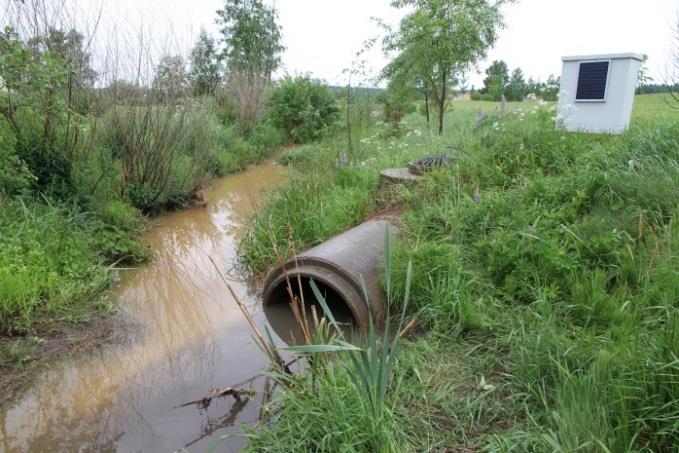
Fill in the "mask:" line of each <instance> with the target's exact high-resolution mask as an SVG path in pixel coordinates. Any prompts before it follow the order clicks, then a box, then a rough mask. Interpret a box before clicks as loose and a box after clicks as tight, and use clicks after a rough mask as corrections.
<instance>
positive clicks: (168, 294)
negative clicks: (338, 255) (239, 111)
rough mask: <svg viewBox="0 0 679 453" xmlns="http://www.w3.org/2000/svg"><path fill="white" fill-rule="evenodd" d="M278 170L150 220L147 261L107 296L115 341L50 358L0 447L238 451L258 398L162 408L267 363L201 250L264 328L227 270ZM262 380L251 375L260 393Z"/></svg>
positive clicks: (245, 177)
mask: <svg viewBox="0 0 679 453" xmlns="http://www.w3.org/2000/svg"><path fill="white" fill-rule="evenodd" d="M285 179H286V176H285V171H284V170H283V169H282V168H281V167H279V166H276V165H273V164H262V165H259V166H256V167H253V168H251V169H249V170H247V171H244V172H242V173H239V174H235V175H231V176H227V177H224V178H221V179H219V180H217V181H215V183H214V184H213V185H212V187H211V188H210V189H208V190H207V191H206V194H205V198H206V200H207V202H208V204H207V207H206V208H200V209H189V210H185V211H181V212H175V213H169V214H166V215H163V216H160V217H158V218H155V219H153V221H154V223H156V224H157V225H156V226H154V227H153V228H152V229H151V231H150V232H149V234H148V236H147V241H148V243H149V245H150V246H151V248H152V250H153V258H152V260H151V261H150V262H149V263H147V264H145V265H143V266H142V267H140V268H138V269H131V270H127V271H122V272H121V273H120V277H121V278H120V282H119V284H118V285H117V287H116V289H115V291H114V294H113V296H112V297H113V299H114V301H115V302H116V304H117V306H118V307H119V308H120V312H121V314H120V316H121V317H122V318H123V319H124V320H125V323H124V324H125V325H130V326H131V327H129V328H128V329H126V330H129V333H127V334H126V335H125V339H124V341H121V342H116V343H115V344H112V345H107V346H104V347H101V348H98V349H97V350H95V351H91V352H87V353H80V354H75V355H74V356H73V357H66V358H64V359H60V360H58V361H55V363H54V364H52V365H51V366H50V367H49V368H48V369H47V370H45V371H44V372H42V373H41V375H39V376H38V377H37V378H36V380H35V382H34V383H33V384H32V385H31V387H30V388H28V389H27V390H26V391H25V392H22V393H21V394H20V395H19V396H18V398H17V399H16V400H15V401H13V402H12V403H11V404H8V405H5V406H4V408H3V411H2V413H0V451H6V452H26V451H31V452H41V451H69V452H70V451H121V452H136V451H143V452H152V451H162V452H171V451H176V450H181V449H186V450H188V451H205V450H207V449H210V448H211V447H214V446H215V445H216V442H217V440H218V439H219V438H220V437H221V436H224V435H229V434H232V435H233V436H227V438H226V439H225V440H222V441H221V442H222V443H221V444H219V446H218V447H217V448H216V451H224V450H226V451H230V450H232V449H233V450H238V449H239V448H241V447H243V446H244V445H245V444H246V443H247V440H246V439H244V438H243V437H242V436H238V433H241V432H242V428H241V427H240V425H242V424H253V423H254V422H255V421H256V420H257V417H258V415H259V399H258V396H255V397H254V398H252V399H250V400H248V401H244V402H242V403H236V402H234V400H233V399H232V398H230V397H227V398H224V399H220V400H215V401H213V402H212V405H211V406H210V407H209V408H208V409H207V410H204V411H199V410H198V409H197V408H196V407H195V406H189V407H184V408H177V409H173V407H175V406H177V405H179V404H181V403H184V402H186V401H191V400H195V399H199V398H201V397H202V396H203V395H205V393H206V392H207V391H208V389H209V388H210V387H218V388H223V387H228V386H231V385H233V384H236V383H237V382H240V381H242V380H245V379H247V378H249V377H251V376H253V375H255V374H256V373H257V372H259V371H261V370H263V369H264V368H266V365H267V360H266V357H265V356H264V354H263V353H262V352H261V351H260V350H259V349H258V347H257V346H256V345H255V344H254V342H253V341H252V339H251V330H250V328H249V326H248V324H247V322H246V321H245V319H244V317H243V315H242V313H241V312H240V311H239V309H238V307H237V305H236V304H235V302H234V301H233V299H232V298H231V296H230V295H229V293H228V290H227V288H226V287H225V285H224V283H223V282H222V281H221V280H220V278H219V275H218V273H217V271H216V270H215V269H214V267H213V266H212V264H211V263H210V260H209V258H208V257H212V258H213V259H214V260H215V262H217V263H218V264H219V266H220V269H221V270H222V271H223V272H225V274H226V277H227V279H229V280H230V284H231V285H232V287H233V288H234V290H235V291H236V293H238V295H239V296H240V297H241V300H242V301H243V302H244V303H246V305H248V306H249V307H250V311H251V313H252V314H253V316H254V318H255V320H256V322H257V323H258V324H259V325H260V326H264V325H265V324H266V318H265V316H264V313H263V312H262V309H261V304H260V301H259V296H258V290H259V288H257V286H256V284H255V283H254V282H252V281H250V280H248V279H247V278H245V277H243V276H241V275H239V273H238V271H237V270H236V268H235V263H236V246H237V243H238V237H239V234H240V233H241V232H242V228H243V226H244V224H245V223H246V221H247V219H248V217H249V216H250V215H251V214H252V213H253V212H254V211H255V210H256V208H257V204H258V203H260V202H261V201H262V194H263V192H264V191H265V189H267V188H271V187H275V186H276V185H279V184H281V183H283V182H284V181H285ZM262 385H263V382H262V379H258V380H257V381H255V383H254V389H255V390H259V389H260V388H261V386H262Z"/></svg>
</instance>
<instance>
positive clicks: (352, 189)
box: [239, 167, 376, 272]
mask: <svg viewBox="0 0 679 453" xmlns="http://www.w3.org/2000/svg"><path fill="white" fill-rule="evenodd" d="M329 181H331V182H332V183H330V184H329V183H328V182H329ZM375 188H376V181H375V179H373V176H372V175H367V174H365V173H363V172H361V171H359V170H355V169H351V168H346V167H345V168H342V169H341V170H340V171H339V172H337V173H335V174H334V175H333V174H332V173H327V172H326V173H321V174H317V175H309V174H302V173H295V174H293V176H292V178H291V182H290V185H289V186H286V187H283V188H281V189H277V190H276V191H275V192H274V193H273V194H272V195H271V197H270V199H269V202H268V203H267V205H266V207H264V208H263V209H261V210H260V211H258V212H257V214H255V216H254V217H253V219H252V225H251V227H250V228H249V229H248V231H247V233H246V234H245V236H244V238H243V240H242V243H241V245H240V247H239V251H240V254H241V256H242V257H243V259H244V261H245V263H247V265H248V266H249V267H250V268H251V269H253V270H255V271H257V272H264V271H266V270H267V268H268V266H269V265H271V264H272V263H274V262H275V260H276V249H278V250H279V251H280V253H281V254H282V255H283V256H286V257H288V256H290V253H291V248H292V247H293V246H294V247H295V249H296V250H304V249H305V248H306V247H308V246H310V245H314V244H317V243H319V242H321V241H322V240H324V239H326V238H328V237H330V236H332V235H334V234H337V233H339V232H341V231H343V230H344V229H346V228H348V227H350V226H353V225H356V224H358V223H359V222H360V221H361V219H362V218H363V217H364V216H365V214H366V213H367V212H368V211H369V209H370V208H371V206H372V199H371V192H372V191H373V190H374V189H375ZM291 231H292V232H293V240H294V244H291V243H290V242H289V241H288V234H289V233H290V232H291Z"/></svg>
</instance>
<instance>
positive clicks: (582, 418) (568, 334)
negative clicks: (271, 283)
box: [245, 97, 679, 451]
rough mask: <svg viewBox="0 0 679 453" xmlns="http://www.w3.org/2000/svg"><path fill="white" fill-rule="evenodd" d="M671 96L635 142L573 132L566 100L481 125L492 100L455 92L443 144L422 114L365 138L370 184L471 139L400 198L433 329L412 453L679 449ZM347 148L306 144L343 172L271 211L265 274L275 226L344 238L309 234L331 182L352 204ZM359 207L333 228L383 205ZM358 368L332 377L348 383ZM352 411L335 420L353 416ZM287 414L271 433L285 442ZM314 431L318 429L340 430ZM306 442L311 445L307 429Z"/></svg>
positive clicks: (423, 356) (412, 365) (641, 113)
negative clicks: (424, 452) (342, 155)
mask: <svg viewBox="0 0 679 453" xmlns="http://www.w3.org/2000/svg"><path fill="white" fill-rule="evenodd" d="M660 101H661V100H660V99H659V98H650V97H649V98H646V97H641V98H639V97H638V99H637V102H638V103H637V110H636V111H635V113H634V120H633V123H632V126H631V127H630V129H629V130H628V131H627V132H626V133H625V134H623V135H621V136H602V135H589V134H577V133H567V132H565V131H563V130H562V129H560V128H559V127H558V125H555V123H554V115H555V112H554V109H553V107H552V106H550V105H538V104H527V103H523V104H510V108H509V110H508V111H505V112H502V111H500V110H499V108H498V109H497V113H496V114H494V113H493V109H495V108H496V107H495V106H494V105H485V104H484V105H483V106H482V107H483V108H484V110H485V111H486V113H487V115H486V117H485V119H483V120H481V121H476V120H475V119H474V116H475V113H476V111H477V110H478V107H479V105H480V104H477V103H459V104H455V103H454V104H453V111H452V112H450V113H449V118H450V121H448V123H447V124H448V129H447V132H446V134H445V135H444V136H443V137H442V138H437V137H435V136H432V135H431V134H429V133H428V131H427V130H426V125H425V124H424V121H423V119H422V118H421V117H419V116H417V115H411V116H409V117H407V118H406V120H405V121H404V130H403V133H402V138H401V139H398V140H394V139H390V138H388V133H385V132H384V126H382V129H378V130H376V131H370V132H369V135H367V136H365V137H364V138H363V139H359V140H358V142H359V143H361V144H362V145H363V147H362V148H361V149H359V150H358V151H357V154H358V156H359V157H356V158H355V161H354V162H353V163H352V167H353V168H352V170H351V171H352V172H357V173H360V174H363V175H365V177H366V180H367V181H369V182H370V183H371V184H373V186H371V187H376V184H377V170H379V169H380V168H383V167H384V166H385V165H392V164H397V163H400V164H405V163H406V162H407V161H408V159H411V158H413V157H416V156H418V155H420V156H421V155H424V154H438V153H442V152H445V151H446V147H447V146H457V147H462V148H463V149H465V150H466V153H465V154H464V155H463V157H462V158H461V159H460V160H459V161H458V163H457V164H456V165H454V166H452V167H450V168H447V169H442V170H440V171H436V172H434V173H433V174H431V175H429V176H428V177H427V178H426V179H425V181H423V182H422V183H421V184H420V185H419V186H418V187H417V188H414V189H411V190H406V191H404V192H401V193H400V197H401V198H400V199H401V202H402V203H403V204H404V205H405V213H404V215H403V217H402V220H403V233H402V235H401V238H402V239H401V241H400V243H399V244H398V246H397V248H396V250H395V254H394V271H393V273H394V277H393V278H394V281H395V285H394V288H395V294H394V300H398V297H402V296H403V293H402V292H399V288H403V287H404V285H403V283H404V282H405V280H406V274H407V273H406V268H407V266H406V263H408V262H409V261H411V262H412V266H413V271H412V287H411V304H410V311H411V312H412V313H413V314H417V315H418V319H419V320H420V328H421V329H422V330H424V331H427V332H428V333H427V334H426V335H425V336H424V337H422V338H421V339H419V340H416V341H414V342H413V343H412V344H410V345H407V347H406V348H405V350H404V351H403V353H402V354H401V356H400V358H399V359H397V362H396V365H395V373H396V376H397V377H396V380H397V382H399V385H398V390H397V391H396V392H395V393H394V394H393V400H392V406H391V408H392V409H391V411H392V412H391V413H392V414H393V415H394V417H395V418H394V420H396V419H398V421H395V422H394V423H396V425H397V426H398V428H395V438H397V439H399V442H402V439H403V437H402V435H403V433H404V432H405V433H407V436H406V438H408V439H412V442H403V443H401V444H399V445H401V446H402V447H403V448H402V449H403V450H418V449H419V448H420V447H421V446H425V448H427V449H428V448H432V449H445V448H449V449H478V450H495V451H498V450H499V451H508V450H513V451H576V450H577V451H671V450H672V448H674V446H675V445H677V444H679V435H678V433H679V410H678V409H677V408H678V407H679V356H678V352H677V351H679V349H678V347H677V345H679V339H678V338H677V319H679V278H677V269H679V254H677V245H678V244H679V227H678V226H677V223H678V221H679V153H678V150H679V120H677V119H676V118H675V117H674V116H671V115H668V112H667V111H665V112H664V113H662V114H661V113H659V110H658V109H656V107H657V102H660ZM651 106H655V107H653V109H652V110H653V111H645V110H644V109H650V107H651ZM517 108H518V109H520V110H517ZM378 127H379V126H378ZM361 140H364V141H363V142H361ZM314 152H316V154H314ZM336 155H337V153H335V155H334V156H336ZM334 156H333V155H332V153H329V152H327V151H324V149H323V146H321V145H319V146H317V147H314V148H304V149H300V150H298V151H295V154H294V159H291V162H292V164H291V165H293V166H296V167H297V168H298V169H300V171H301V170H302V169H303V171H304V172H305V174H306V175H311V176H308V178H313V174H314V173H320V174H323V175H326V176H325V178H324V181H325V184H322V185H320V184H319V185H318V186H304V185H295V184H294V183H293V185H292V186H291V187H289V188H287V189H284V190H286V191H289V193H288V195H287V196H286V197H281V196H280V195H279V196H278V198H277V197H276V196H275V197H274V198H273V201H272V204H270V205H269V206H267V207H266V208H265V212H266V210H270V211H269V212H270V213H280V214H282V215H270V216H269V217H267V222H266V223H262V222H260V221H258V220H257V219H256V220H255V222H254V223H253V226H252V229H251V232H250V236H249V240H250V243H249V244H248V247H249V249H247V250H248V251H247V252H246V254H245V257H246V262H250V263H255V266H254V267H255V268H256V269H258V270H262V269H265V268H266V265H267V263H268V264H271V263H272V259H271V258H270V257H268V256H266V254H265V253H260V252H257V250H258V249H257V247H258V244H260V245H263V244H264V243H265V242H264V239H261V238H260V237H259V236H258V235H257V231H259V230H264V228H263V225H265V224H266V225H267V227H268V228H269V229H270V230H272V231H280V237H281V238H283V239H285V240H287V237H288V235H290V236H291V237H294V238H298V237H299V238H302V239H303V240H302V241H300V242H299V243H298V244H297V245H298V246H300V247H301V246H303V245H305V244H310V243H315V242H317V241H321V240H323V239H325V238H327V236H328V235H330V234H332V233H333V232H334V230H332V229H321V230H316V231H315V233H314V234H310V231H313V228H312V227H310V226H309V225H310V224H309V223H305V222H304V221H302V220H300V219H304V218H313V213H310V212H309V211H308V210H309V209H316V212H318V209H319V206H318V205H314V204H313V202H312V201H311V200H314V199H315V197H317V196H319V194H320V196H319V198H321V199H323V203H324V205H323V207H324V208H325V207H327V206H338V207H339V206H342V204H341V203H342V202H343V201H344V200H343V199H342V198H341V197H342V195H343V193H342V192H341V191H339V190H338V186H339V184H337V182H336V180H335V177H337V176H336V175H337V174H338V172H336V171H335V170H332V159H334ZM361 163H363V165H361ZM318 169H324V170H322V171H320V170H318ZM340 180H341V178H340ZM357 186H358V184H357ZM363 187H366V186H363ZM376 194H377V192H374V191H373V192H372V193H371V195H370V197H369V198H368V204H367V206H371V204H370V200H371V199H373V200H374V197H375V196H376ZM293 200H294V202H293ZM373 203H375V204H377V202H376V201H373ZM344 206H345V209H348V210H347V211H345V210H339V209H338V210H336V211H333V215H332V219H333V220H332V224H333V225H340V226H347V225H350V224H353V223H357V222H359V221H360V220H361V217H365V211H364V210H363V207H364V206H366V205H360V207H361V209H356V208H353V209H352V207H351V205H344ZM302 208H304V209H302ZM317 219H318V220H317V221H316V223H322V222H323V220H322V216H317ZM312 224H313V223H312ZM313 225H314V226H315V224H313ZM262 237H266V238H267V239H266V241H269V242H267V244H268V245H270V244H271V241H272V239H270V237H269V236H262ZM399 283H400V284H399ZM449 351H453V353H452V355H453V356H452V357H450V358H447V357H446V356H447V355H449V354H451V353H450V352H449ZM455 367H456V369H459V370H462V371H461V372H459V373H452V372H451V371H450V370H451V368H455ZM441 373H443V374H441ZM445 373H450V375H449V376H447V375H445ZM343 379H345V380H335V381H333V382H332V384H330V383H328V385H332V386H334V387H338V389H337V390H336V391H338V392H339V391H341V390H344V391H347V389H348V388H349V386H348V384H349V382H350V378H349V377H347V378H343ZM346 380H348V382H346ZM442 389H443V390H442ZM446 389H448V391H446ZM307 403H308V404H311V402H310V401H308V402H307ZM326 410H329V411H331V410H332V409H330V408H326ZM348 415H349V414H348V413H346V412H341V411H338V412H337V413H333V414H328V415H326V416H327V417H335V416H336V417H337V420H335V424H336V425H337V426H353V424H352V421H351V420H350V419H347V418H345V417H346V416H348ZM420 419H422V420H424V421H422V422H419V421H418V422H415V421H413V420H420ZM357 423H358V422H357ZM276 426H277V424H276V425H274V427H273V428H272V429H271V430H267V431H266V433H265V434H263V435H262V437H261V438H260V439H258V441H259V440H261V443H256V444H255V445H259V446H264V447H267V446H269V445H271V443H273V444H274V445H275V433H276ZM314 426H315V428H314V429H315V430H316V431H314V436H320V437H321V438H323V436H324V435H329V433H330V432H332V429H331V428H330V427H328V428H326V430H325V431H324V430H323V429H322V427H319V426H316V425H314ZM390 426H391V425H390ZM299 428H300V429H301V428H302V427H301V426H300V427H299ZM451 433H455V434H454V435H453V434H451ZM299 437H300V438H302V439H306V437H305V434H304V430H303V429H302V430H301V431H300V432H299ZM338 440H339V439H338ZM344 440H345V438H342V440H341V442H343V441H344ZM300 442H301V440H300ZM341 442H336V443H335V442H334V440H333V443H332V444H329V445H330V446H329V447H328V449H333V448H334V449H338V448H341V446H342V445H343V444H342V443H341ZM349 445H351V447H349V448H348V449H350V450H351V449H361V448H362V447H356V444H349Z"/></svg>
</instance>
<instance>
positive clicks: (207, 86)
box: [189, 29, 223, 96]
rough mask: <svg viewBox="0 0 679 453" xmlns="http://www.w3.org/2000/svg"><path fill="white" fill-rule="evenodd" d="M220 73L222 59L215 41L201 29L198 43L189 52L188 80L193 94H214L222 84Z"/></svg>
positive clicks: (221, 71) (221, 70)
mask: <svg viewBox="0 0 679 453" xmlns="http://www.w3.org/2000/svg"><path fill="white" fill-rule="evenodd" d="M222 73H223V65H222V57H221V56H220V55H219V53H218V52H217V47H216V45H215V40H214V38H213V37H212V36H210V34H208V32H207V31H205V29H201V30H200V35H199V36H198V41H197V42H196V45H195V46H194V47H193V49H192V50H191V71H190V72H189V80H190V81H191V86H192V88H193V94H194V95H196V96H203V95H206V94H212V93H214V92H215V90H216V89H217V87H218V86H219V84H220V83H221V82H222Z"/></svg>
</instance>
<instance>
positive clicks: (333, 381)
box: [251, 230, 411, 452]
mask: <svg viewBox="0 0 679 453" xmlns="http://www.w3.org/2000/svg"><path fill="white" fill-rule="evenodd" d="M389 238H390V232H389V231H388V230H387V231H385V239H384V241H385V245H384V253H385V274H386V288H387V297H389V295H390V294H391V290H390V289H391V278H390V276H391V252H390V239H389ZM410 275H411V269H410V268H408V271H407V278H406V287H405V289H404V291H403V293H404V294H405V296H404V299H403V301H402V302H401V304H400V305H401V310H402V311H401V321H400V322H399V324H398V325H397V326H396V330H395V332H393V334H392V332H391V328H392V326H391V321H392V320H391V318H390V316H389V315H387V318H386V322H385V330H384V332H381V335H378V331H377V327H376V325H375V321H374V320H373V314H372V313H370V315H369V327H368V330H367V335H366V338H365V341H359V342H357V344H356V345H354V344H351V343H348V342H347V339H346V338H345V337H344V334H343V331H342V329H341V327H340V326H339V325H338V324H337V322H336V321H335V318H334V317H333V314H332V312H331V311H330V309H329V308H328V305H327V304H326V302H325V299H324V296H323V295H322V294H321V292H320V291H319V289H318V287H317V286H316V284H315V283H314V282H313V281H311V288H312V290H313V293H314V296H315V297H316V300H317V301H318V302H319V304H320V305H321V307H322V308H323V313H324V315H325V318H326V319H327V320H329V323H330V325H331V326H332V328H333V329H334V330H335V333H336V336H334V337H333V339H332V341H331V342H330V343H326V344H308V345H303V346H294V347H290V348H287V350H288V351H292V352H295V353H297V354H310V355H311V358H312V363H313V365H312V367H311V371H310V374H311V379H307V380H306V381H310V382H311V386H310V387H309V386H308V384H307V382H305V380H301V381H300V382H299V383H298V384H297V385H295V386H293V387H291V388H289V389H288V390H287V391H286V392H285V394H284V395H283V398H282V399H283V401H282V402H281V403H282V404H283V406H282V408H283V409H282V414H281V415H280V416H279V418H278V421H277V423H276V424H275V425H273V426H270V427H268V428H267V429H265V430H264V433H262V434H258V436H257V437H256V438H255V442H254V443H253V445H251V448H254V449H255V450H257V451H259V450H260V449H263V448H266V449H271V448H273V449H274V450H277V449H278V448H280V447H282V446H285V448H290V445H295V446H296V447H295V448H303V449H305V450H319V449H323V450H329V451H333V450H336V449H337V446H339V445H342V446H343V448H345V449H348V450H349V451H384V452H396V451H402V448H403V443H401V442H399V441H405V440H406V439H405V438H403V439H401V438H400V436H399V435H398V433H400V429H399V428H398V427H397V426H396V425H395V423H394V422H395V417H394V414H393V407H392V400H391V398H390V396H391V394H392V393H393V392H394V385H393V376H394V365H395V364H396V357H397V351H398V347H399V345H400V340H401V338H400V335H399V333H400V332H401V330H402V327H403V314H404V313H405V310H406V308H407V305H408V298H409V296H408V295H409V289H410ZM363 292H364V297H365V302H366V304H367V307H368V310H369V312H370V304H369V302H368V294H367V290H366V289H365V286H364V288H363ZM327 353H333V354H337V353H342V354H343V355H342V356H340V357H339V358H341V359H343V360H342V361H341V362H340V364H339V366H337V365H336V363H335V362H333V361H329V360H322V359H321V357H320V355H321V354H327ZM335 357H336V358H337V356H335ZM319 363H320V365H319ZM305 384H307V385H305ZM309 393H311V394H312V395H315V396H316V398H317V399H320V400H329V401H333V402H337V401H338V400H340V399H341V400H343V403H341V404H339V405H337V406H336V407H334V408H332V409H330V410H326V411H324V412H326V415H325V416H322V417H318V416H316V410H317V409H315V410H311V411H310V410H309V408H308V406H309V405H310V403H311V402H310V401H309V399H308V398H307V397H308V395H309ZM291 398H293V399H294V400H295V401H296V402H295V403H294V404H292V405H291V404H288V403H287V401H289V400H290V399H291ZM311 404H312V407H315V408H317V407H318V406H317V405H318V403H317V402H315V403H311ZM303 408H305V410H302V409H303ZM310 414H313V416H312V417H309V415H310ZM300 422H302V423H303V425H300V424H299V423H300ZM328 423H330V425H328ZM300 426H304V433H305V435H304V436H296V437H297V439H296V440H288V439H287V437H288V436H294V435H295V434H296V433H295V429H296V428H299V427H300ZM328 426H333V427H335V428H336V427H338V426H343V427H346V428H347V429H345V432H343V433H340V434H338V435H331V436H328V435H320V436H314V435H312V436H309V435H307V434H306V433H308V432H309V431H314V432H316V433H319V434H320V433H325V432H327V427H328ZM267 431H268V432H267ZM300 441H301V442H300Z"/></svg>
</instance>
